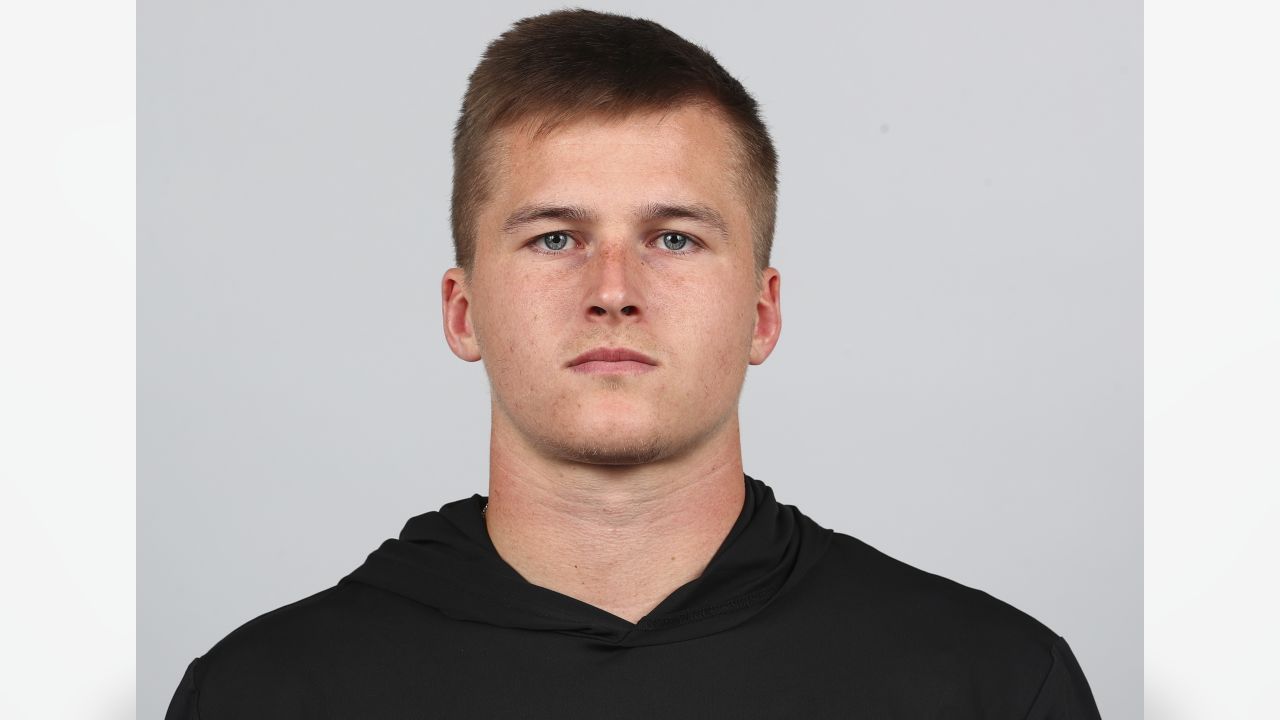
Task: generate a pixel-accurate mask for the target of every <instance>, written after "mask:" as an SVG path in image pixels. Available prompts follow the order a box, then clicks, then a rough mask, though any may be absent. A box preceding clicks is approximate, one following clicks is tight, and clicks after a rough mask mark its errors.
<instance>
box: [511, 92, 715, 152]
mask: <svg viewBox="0 0 1280 720" xmlns="http://www.w3.org/2000/svg"><path fill="white" fill-rule="evenodd" d="M628 146H630V147H638V148H665V149H667V150H670V151H674V152H683V153H694V152H696V153H716V154H721V155H723V156H724V159H725V160H730V159H731V158H729V157H728V156H729V155H731V154H736V151H737V150H738V147H737V146H738V137H737V134H736V133H735V132H734V129H733V126H732V124H730V123H729V121H728V120H727V119H726V118H725V116H724V114H723V113H722V112H721V111H719V110H718V109H717V108H715V107H713V106H709V105H707V104H705V103H696V104H695V103H685V104H682V105H678V106H674V107H669V108H645V109H641V110H636V111H634V112H630V113H625V114H614V113H600V112H598V113H584V114H575V115H569V116H560V115H549V116H548V115H536V116H531V117H529V118H526V119H524V120H522V121H518V122H515V123H509V124H507V125H504V126H503V127H501V128H499V129H497V130H496V131H495V132H494V134H493V136H492V144H491V149H492V150H494V151H495V153H494V154H495V155H496V156H497V157H496V158H495V159H497V160H500V161H505V162H506V163H511V164H516V163H520V162H523V161H527V160H528V159H529V158H530V157H538V156H544V155H546V154H549V153H565V152H569V153H572V152H573V151H575V150H577V149H584V150H587V151H596V152H598V151H599V150H600V149H601V148H609V147H628Z"/></svg>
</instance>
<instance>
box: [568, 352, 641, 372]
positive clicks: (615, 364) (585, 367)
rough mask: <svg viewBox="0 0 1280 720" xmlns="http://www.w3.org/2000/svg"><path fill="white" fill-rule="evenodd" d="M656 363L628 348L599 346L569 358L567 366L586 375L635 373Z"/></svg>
mask: <svg viewBox="0 0 1280 720" xmlns="http://www.w3.org/2000/svg"><path fill="white" fill-rule="evenodd" d="M657 365H658V361H657V360H654V359H653V358H651V357H649V356H648V355H645V354H644V353H642V352H638V351H636V350H632V349H630V348H624V347H616V348H608V347H599V348H595V349H594V350H588V351H587V352H584V353H582V354H581V355H579V356H578V357H576V358H574V359H572V360H570V361H569V364H568V368H569V369H570V370H572V371H574V372H577V373H583V374H586V375H599V374H623V375H635V374H639V373H645V372H649V371H650V370H653V369H654V368H655V367H657Z"/></svg>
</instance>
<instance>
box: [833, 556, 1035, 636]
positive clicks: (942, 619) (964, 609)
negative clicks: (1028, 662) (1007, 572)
mask: <svg viewBox="0 0 1280 720" xmlns="http://www.w3.org/2000/svg"><path fill="white" fill-rule="evenodd" d="M823 566H824V567H823V571H822V573H821V574H822V576H823V580H822V581H820V582H823V583H824V588H823V591H822V592H823V593H824V594H825V595H826V596H827V597H826V601H827V602H831V603H834V604H835V606H836V607H838V608H839V609H840V610H843V611H845V612H848V613H850V614H851V615H853V616H856V617H858V618H860V619H862V620H865V621H873V622H875V623H876V624H878V625H879V626H881V627H884V628H886V629H891V631H892V632H893V633H895V634H896V635H897V636H898V637H899V638H901V639H904V640H910V639H911V638H913V637H915V638H918V639H920V640H921V641H926V640H929V639H931V640H930V641H931V642H944V643H946V642H954V643H957V644H959V643H965V644H967V645H969V646H970V647H980V648H990V649H992V650H993V651H994V650H999V651H1000V652H1009V651H1010V650H1014V651H1017V652H1022V653H1026V654H1027V655H1028V656H1029V657H1031V656H1034V657H1035V658H1037V659H1039V658H1044V657H1047V656H1048V653H1049V651H1050V648H1051V647H1052V646H1053V644H1054V643H1055V641H1057V640H1058V637H1059V636H1058V634H1057V633H1056V632H1054V631H1053V630H1052V629H1050V628H1049V627H1047V626H1046V625H1045V624H1044V623H1042V622H1040V621H1039V620H1038V619H1036V618H1035V617H1033V616H1031V615H1030V614H1028V613H1027V612H1024V611H1023V610H1020V609H1019V608H1017V607H1014V606H1013V605H1012V604H1010V603H1009V602H1006V601H1005V600H1002V599H1000V598H998V597H996V596H994V595H992V594H990V593H988V592H986V591H984V590H980V589H978V588H975V587H970V586H968V585H964V584H961V583H959V582H957V581H955V580H952V579H950V578H947V577H944V576H942V575H938V574H935V573H932V572H928V571H926V570H922V569H920V568H918V567H916V566H914V565H911V564H908V563H906V562H904V561H902V560H899V559H897V558H895V557H893V556H891V555H889V554H887V553H885V552H883V551H881V550H879V549H877V548H875V547H873V546H872V545H870V544H868V543H866V542H864V541H862V540H860V539H858V538H855V537H852V536H850V535H846V534H844V533H839V532H836V533H833V536H832V542H831V547H830V549H829V550H828V552H827V554H826V557H825V558H824V562H823Z"/></svg>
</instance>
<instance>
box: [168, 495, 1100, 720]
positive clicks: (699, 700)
mask: <svg viewBox="0 0 1280 720" xmlns="http://www.w3.org/2000/svg"><path fill="white" fill-rule="evenodd" d="M744 482H745V483H746V490H747V491H746V496H745V500H744V502H743V507H742V511H741V513H740V514H739V517H738V519H737V521H736V523H735V524H734V526H733V527H732V529H731V530H730V531H729V533H728V535H727V536H726V537H725V539H724V541H723V543H722V544H721V546H720V548H719V549H718V550H717V551H716V553H715V555H714V556H713V557H712V559H711V561H710V562H709V564H708V565H707V567H706V569H705V570H704V571H703V573H702V575H701V576H699V577H698V578H696V579H694V580H692V581H690V582H688V583H686V584H685V585H682V586H681V587H679V588H677V589H676V590H675V591H674V592H672V593H671V595H669V596H668V597H667V598H666V599H665V600H663V601H662V602H661V603H660V604H659V605H658V606H657V607H656V608H654V609H653V610H652V611H651V612H650V613H649V614H648V615H646V616H645V617H644V618H642V619H640V620H639V621H638V622H636V623H631V622H629V621H627V620H624V619H623V618H620V617H617V616H615V615H613V614H611V613H609V612H606V611H604V610H601V609H600V608H597V607H594V606H592V605H590V604H588V603H585V602H582V601H580V600H577V599H574V598H571V597H569V596H567V595H562V594H560V593H558V592H555V591H553V590H549V589H547V588H543V587H539V586H537V585H533V584H532V583H529V582H528V581H526V580H525V579H524V578H522V577H521V576H520V575H519V574H518V573H517V572H516V571H515V570H514V569H513V568H512V567H511V566H509V565H507V564H506V562H504V561H503V560H502V558H501V557H500V556H499V555H498V553H497V551H496V550H495V549H494V546H493V544H492V542H491V541H490V539H489V535H488V532H487V530H486V528H485V523H484V517H483V515H482V510H483V508H484V506H485V504H486V502H487V498H485V497H484V496H481V495H473V496H472V497H471V498H468V499H465V500H459V501H457V502H452V503H449V504H447V505H445V506H444V507H442V508H440V510H439V511H435V512H428V513H425V514H423V515H418V516H416V517H413V518H411V519H410V520H409V521H408V523H407V524H406V525H405V527H404V530H403V531H402V532H401V533H400V536H399V538H397V539H389V540H387V541H385V542H384V543H382V545H381V546H380V547H378V548H377V549H376V550H374V551H373V552H372V553H371V554H370V555H369V556H368V558H367V560H366V561H365V562H364V564H362V565H361V566H360V567H358V568H356V569H355V570H354V571H353V572H352V573H350V574H349V575H347V576H346V577H344V578H342V579H341V580H340V581H339V582H338V583H337V584H336V585H335V586H333V587H331V588H328V589H326V590H323V591H321V592H319V593H317V594H315V595H312V596H310V597H307V598H305V599H302V600H299V601H298V602H295V603H293V604H291V605H286V606H285V607H282V608H279V609H277V610H274V611H272V612H269V613H266V614H265V615H262V616H260V617H258V618H256V619H254V620H251V621H249V622H248V623H246V624H244V625H243V626H241V627H240V628H238V629H236V630H235V631H234V632H232V633H231V634H229V635H228V636H227V637H225V638H223V639H222V640H221V641H220V642H218V643H217V644H216V645H214V646H213V647H212V648H211V649H210V650H209V651H208V652H207V653H205V654H204V655H202V656H200V657H197V658H196V659H195V660H193V661H192V662H191V663H190V665H189V666H188V667H187V670H186V674H185V675H184V676H183V678H182V680H181V682H180V683H179V685H178V688H177V691H176V692H175V693H174V696H173V700H172V702H171V704H170V706H169V711H168V714H167V715H166V718H167V720H196V718H200V719H201V720H229V719H231V718H238V719H241V720H250V719H256V718H263V719H266V718H271V719H272V720H288V719H292V718H368V719H370V720H374V719H382V718H388V719H389V718H405V719H408V718H414V719H415V720H422V719H425V718H701V719H705V718H722V717H723V718H904V719H907V718H948V719H952V720H958V719H965V718H973V719H975V720H976V719H977V718H982V719H984V720H998V719H1007V720H1047V719H1049V718H1054V719H1057V720H1066V719H1068V718H1070V719H1072V720H1076V719H1080V720H1086V719H1091V720H1096V719H1097V718H1098V711H1097V708H1096V706H1095V703H1094V700H1093V696H1092V693H1091V691H1090V688H1089V685H1088V682H1087V681H1086V680H1085V677H1084V674H1083V673H1082V671H1081V669H1080V666H1079V665H1078V664H1077V662H1076V659H1075V657H1074V656H1073V655H1072V652H1071V649H1070V647H1069V646H1068V645H1067V643H1066V641H1065V640H1064V639H1063V638H1062V637H1060V636H1059V635H1057V634H1056V633H1054V632H1053V631H1052V630H1050V629H1048V628H1047V627H1045V626H1044V625H1042V624H1041V623H1039V622H1038V621H1036V620H1035V619H1033V618H1032V617H1030V616H1028V615H1026V614H1024V613H1022V612H1020V611H1018V610H1017V609H1015V608H1013V607H1011V606H1010V605H1008V604H1005V603H1004V602H1001V601H1000V600H997V599H995V598H993V597H992V596H990V595H988V594H986V593H984V592H981V591H978V590H974V589H971V588H968V587H965V586H963V585H960V584H957V583H955V582H952V581H950V580H947V579H945V578H942V577H939V576H937V575H932V574H929V573H926V572H924V571H921V570H918V569H916V568H914V567H911V566H909V565H907V564H905V563H902V562H900V561H898V560H895V559H893V558H890V557H889V556H887V555H885V554H883V553H881V552H879V551H878V550H876V549H874V548H872V547H871V546H869V545H867V544H866V543H863V542H862V541H860V540H857V539H855V538H853V537H851V536H848V535H844V534H841V533H835V532H832V531H831V530H828V529H826V528H823V527H820V526H819V525H818V524H817V523H815V522H814V521H813V520H811V519H809V518H808V517H806V516H805V515H803V514H801V512H800V511H799V510H798V509H796V508H795V507H793V506H790V505H783V504H780V503H779V502H778V501H777V500H776V499H775V498H774V494H773V491H772V490H771V489H770V488H769V487H768V486H767V485H765V484H764V483H763V482H761V481H759V480H756V479H754V478H751V477H750V476H744Z"/></svg>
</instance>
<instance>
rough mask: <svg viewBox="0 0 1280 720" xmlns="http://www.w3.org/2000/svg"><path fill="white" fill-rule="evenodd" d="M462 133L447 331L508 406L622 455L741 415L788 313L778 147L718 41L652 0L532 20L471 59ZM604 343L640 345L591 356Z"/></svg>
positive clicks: (588, 450)
mask: <svg viewBox="0 0 1280 720" xmlns="http://www.w3.org/2000/svg"><path fill="white" fill-rule="evenodd" d="M454 153H455V185H454V205H453V208H454V216H453V222H454V239H455V243H456V248H457V260H458V266H459V267H457V268H454V269H451V270H450V271H449V272H447V273H446V274H445V278H444V283H443V288H442V292H443V300H444V321H445V334H446V338H447V339H448V341H449V345H450V347H451V348H452V349H453V351H454V352H455V353H456V354H457V355H458V356H459V357H462V358H464V359H467V360H478V359H481V358H483V359H484V361H485V369H486V371H487V373H488V375H489V380H490V386H491V388H492V393H493V401H494V423H495V426H499V425H500V426H501V427H502V428H503V429H504V430H510V431H511V432H512V433H514V435H515V436H516V437H518V438H519V440H520V441H521V442H523V443H524V444H525V445H526V446H527V447H529V448H532V449H534V450H535V451H536V452H539V453H542V454H545V455H548V456H554V457H557V458H561V459H566V460H573V461H578V462H589V463H596V464H615V465H617V464H637V463H644V462H655V461H658V460H662V459H665V458H670V457H675V456H679V455H681V454H682V453H683V452H685V451H687V450H690V449H692V448H695V447H699V446H700V445H702V444H704V443H705V441H707V440H708V438H710V437H712V436H715V435H716V433H717V432H718V431H720V430H723V429H724V428H725V427H726V424H727V422H728V421H730V420H734V421H736V417H737V402H738V395H739V393H740V392H741V388H742V383H743V380H744V377H745V373H746V368H747V365H748V364H758V363H761V362H763V361H764V359H765V358H766V357H768V355H769V353H770V352H772V349H773V347H774V345H775V344H776V342H777V337H778V333H779V331H780V329H781V316H780V312H779V283H780V281H779V277H778V273H777V271H776V270H774V269H773V268H769V267H767V264H768V256H769V242H770V240H771V235H772V231H773V217H774V207H775V202H774V197H775V193H776V176H775V165H776V160H775V155H774V151H773V148H772V144H771V142H770V141H769V137H768V133H767V132H766V130H765V128H764V125H763V124H762V123H761V121H760V119H759V117H758V115H757V112H756V106H755V103H754V101H753V100H752V99H751V98H750V96H749V95H747V93H746V91H745V90H743V88H742V86H741V85H740V84H739V83H738V82H737V81H736V80H734V79H733V78H732V77H730V76H729V75H728V73H726V72H725V71H724V70H723V69H722V68H721V67H720V66H719V64H717V63H716V62H715V60H714V59H713V58H712V57H711V56H710V55H709V54H707V53H706V52H705V51H703V50H701V49H699V48H697V47H696V46H694V45H692V44H690V43H688V42H687V41H685V40H683V39H681V38H679V37H678V36H676V35H674V34H673V33H671V32H670V31H668V30H666V29H665V28H662V27H661V26H658V25H656V24H654V23H651V22H648V21H644V20H635V19H631V18H624V17H619V16H615V15H605V14H601V13H594V12H588V11H565V12H558V13H552V14H549V15H543V16H539V17H536V18H530V19H526V20H522V21H520V22H518V23H516V25H515V27H514V28H513V29H512V30H511V31H510V32H508V33H506V34H504V35H503V36H502V37H500V38H499V39H498V40H497V41H495V42H494V43H493V44H492V45H491V46H490V47H489V49H488V51H487V52H486V54H485V57H484V59H483V60H482V61H481V63H480V66H479V67H478V68H477V69H476V71H475V73H474V74H473V75H472V78H471V85H470V87H469V88H468V91H467V95H466V99H465V101H464V105H463V114H462V117H461V119H460V120H459V122H458V130H457V135H456V137H455V146H454ZM602 348H603V349H606V350H620V349H621V350H628V351H634V352H636V353H638V354H640V355H642V356H644V357H643V359H642V360H641V361H639V362H631V363H626V362H616V358H612V360H614V361H612V362H611V361H610V360H611V358H609V357H608V356H607V355H606V356H605V357H603V358H598V359H597V360H596V361H595V362H591V361H587V362H583V359H584V358H583V357H582V356H583V355H584V354H585V353H589V352H590V351H595V350H599V349H602ZM588 360H589V359H588ZM735 440H736V438H735Z"/></svg>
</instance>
